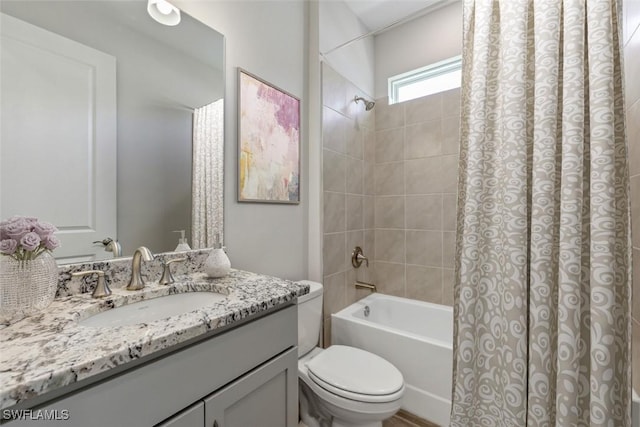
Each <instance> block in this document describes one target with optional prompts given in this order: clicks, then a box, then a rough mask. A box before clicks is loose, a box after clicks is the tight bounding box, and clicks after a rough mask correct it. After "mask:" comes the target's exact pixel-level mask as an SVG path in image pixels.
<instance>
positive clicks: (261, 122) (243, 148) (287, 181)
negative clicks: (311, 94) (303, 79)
mask: <svg viewBox="0 0 640 427" xmlns="http://www.w3.org/2000/svg"><path fill="white" fill-rule="evenodd" d="M237 184H238V202H254V203H285V204H299V203H300V99H298V98H297V97H295V96H293V95H291V94H290V93H288V92H287V91H285V90H283V89H280V88H279V87H277V86H275V85H273V84H271V83H268V82H267V81H265V80H263V79H261V78H259V77H257V76H255V75H253V74H251V73H249V72H248V71H246V70H243V69H242V68H238V173H237Z"/></svg>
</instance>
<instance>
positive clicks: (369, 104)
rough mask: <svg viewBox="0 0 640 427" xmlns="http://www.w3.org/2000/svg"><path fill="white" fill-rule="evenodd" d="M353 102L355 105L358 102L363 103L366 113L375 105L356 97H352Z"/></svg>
mask: <svg viewBox="0 0 640 427" xmlns="http://www.w3.org/2000/svg"><path fill="white" fill-rule="evenodd" d="M353 100H354V101H355V102H356V104H357V103H358V101H362V102H363V103H364V109H365V110H367V111H371V110H373V107H375V106H376V103H375V102H374V101H367V100H366V99H364V98H363V97H361V96H358V95H356V96H354V97H353Z"/></svg>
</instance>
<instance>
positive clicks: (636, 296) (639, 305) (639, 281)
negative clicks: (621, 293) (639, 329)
mask: <svg viewBox="0 0 640 427" xmlns="http://www.w3.org/2000/svg"><path fill="white" fill-rule="evenodd" d="M632 282H633V304H632V307H633V308H632V312H631V315H632V316H633V317H634V318H635V319H636V320H638V321H640V249H635V248H634V249H633V279H632ZM638 391H640V389H638Z"/></svg>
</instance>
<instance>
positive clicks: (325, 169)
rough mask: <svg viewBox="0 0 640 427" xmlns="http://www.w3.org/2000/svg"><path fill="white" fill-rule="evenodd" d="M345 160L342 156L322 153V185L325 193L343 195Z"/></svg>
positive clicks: (334, 153) (325, 151) (327, 152)
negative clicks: (330, 192) (333, 192)
mask: <svg viewBox="0 0 640 427" xmlns="http://www.w3.org/2000/svg"><path fill="white" fill-rule="evenodd" d="M346 171H347V159H346V157H345V156H344V155H342V154H339V153H336V152H334V151H330V150H323V153H322V185H323V189H324V190H325V191H335V192H338V193H344V192H345V191H346Z"/></svg>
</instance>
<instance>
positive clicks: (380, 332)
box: [331, 294, 453, 426]
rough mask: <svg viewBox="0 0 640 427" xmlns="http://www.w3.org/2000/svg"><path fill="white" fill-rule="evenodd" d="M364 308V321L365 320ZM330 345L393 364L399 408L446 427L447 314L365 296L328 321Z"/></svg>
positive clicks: (449, 337)
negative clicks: (400, 388) (401, 388)
mask: <svg viewBox="0 0 640 427" xmlns="http://www.w3.org/2000/svg"><path fill="white" fill-rule="evenodd" d="M365 307H369V315H368V316H365ZM331 341H332V344H344V345H350V346H353V347H358V348H362V349H364V350H367V351H370V352H371V353H374V354H377V355H379V356H382V357H383V358H385V359H387V360H388V361H389V362H391V363H393V364H394V365H395V366H396V367H397V368H398V369H399V370H400V371H401V372H402V375H403V376H404V381H405V385H406V393H405V397H404V399H403V404H402V408H403V409H405V410H406V411H409V412H411V413H412V414H415V415H418V416H419V417H422V418H424V419H426V420H429V421H431V422H434V423H436V424H439V425H442V426H448V425H449V413H450V410H451V375H452V370H453V366H452V360H453V349H452V347H453V309H452V308H451V307H447V306H443V305H437V304H430V303H426V302H421V301H415V300H410V299H406V298H399V297H394V296H390V295H382V294H371V295H369V296H367V297H366V298H364V299H361V300H360V301H358V302H356V303H354V304H352V305H350V306H349V307H347V308H345V309H344V310H342V311H340V312H338V313H336V314H332V315H331Z"/></svg>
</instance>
